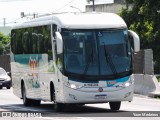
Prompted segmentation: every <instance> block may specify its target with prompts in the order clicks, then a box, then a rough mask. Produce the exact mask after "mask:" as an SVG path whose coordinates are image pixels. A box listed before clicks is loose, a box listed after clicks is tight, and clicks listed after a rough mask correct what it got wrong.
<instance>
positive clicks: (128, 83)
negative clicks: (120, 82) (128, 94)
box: [124, 80, 134, 87]
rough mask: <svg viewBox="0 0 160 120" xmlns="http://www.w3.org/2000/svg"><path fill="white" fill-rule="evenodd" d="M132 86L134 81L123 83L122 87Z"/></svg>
mask: <svg viewBox="0 0 160 120" xmlns="http://www.w3.org/2000/svg"><path fill="white" fill-rule="evenodd" d="M132 84H134V80H129V81H128V82H126V83H124V87H128V86H130V85H132Z"/></svg>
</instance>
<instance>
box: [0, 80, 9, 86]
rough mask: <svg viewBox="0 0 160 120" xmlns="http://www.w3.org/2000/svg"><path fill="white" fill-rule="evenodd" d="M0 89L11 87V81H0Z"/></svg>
mask: <svg viewBox="0 0 160 120" xmlns="http://www.w3.org/2000/svg"><path fill="white" fill-rule="evenodd" d="M0 87H11V80H9V81H6V80H0Z"/></svg>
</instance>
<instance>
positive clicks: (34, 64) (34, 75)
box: [29, 56, 40, 88]
mask: <svg viewBox="0 0 160 120" xmlns="http://www.w3.org/2000/svg"><path fill="white" fill-rule="evenodd" d="M29 68H30V80H31V81H32V87H33V88H39V87H40V83H39V80H38V56H36V58H32V57H31V56H30V59H29Z"/></svg>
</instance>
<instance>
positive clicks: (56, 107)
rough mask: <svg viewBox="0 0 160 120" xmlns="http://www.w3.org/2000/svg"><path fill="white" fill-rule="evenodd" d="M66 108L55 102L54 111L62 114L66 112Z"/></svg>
mask: <svg viewBox="0 0 160 120" xmlns="http://www.w3.org/2000/svg"><path fill="white" fill-rule="evenodd" d="M64 108H65V104H63V103H57V102H55V104H54V109H55V111H56V112H62V111H64Z"/></svg>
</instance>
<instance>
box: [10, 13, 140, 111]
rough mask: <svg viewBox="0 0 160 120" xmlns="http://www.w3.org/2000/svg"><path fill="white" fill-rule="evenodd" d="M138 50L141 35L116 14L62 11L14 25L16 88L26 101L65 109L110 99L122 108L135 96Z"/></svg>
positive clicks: (14, 83) (114, 107)
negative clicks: (134, 65)
mask: <svg viewBox="0 0 160 120" xmlns="http://www.w3.org/2000/svg"><path fill="white" fill-rule="evenodd" d="M129 34H130V35H131V36H132V40H133V43H134V50H133V49H131V46H130V40H129V38H128V36H129ZM139 49H140V42H139V37H138V35H137V34H136V33H135V32H133V31H130V30H128V29H127V26H126V23H125V22H124V21H123V19H122V18H121V17H119V16H118V15H116V14H112V13H63V14H55V15H49V16H43V17H40V18H36V19H33V20H31V21H28V22H24V23H22V24H19V25H15V26H13V28H12V31H11V74H12V81H13V92H14V94H15V95H16V96H18V97H20V98H22V99H23V103H24V105H25V106H29V105H40V102H41V101H52V102H54V103H55V105H54V106H55V110H56V111H62V110H63V109H64V106H66V104H68V105H69V104H87V103H107V102H109V105H110V108H111V110H119V109H120V106H121V101H132V99H133V91H134V79H133V76H132V52H134V51H136V52H137V51H139Z"/></svg>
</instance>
